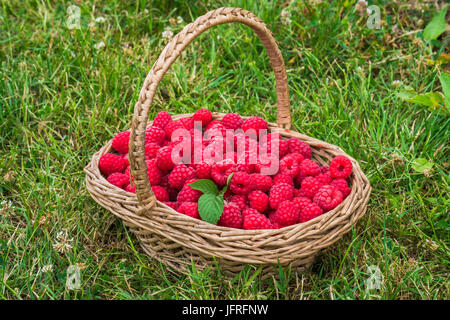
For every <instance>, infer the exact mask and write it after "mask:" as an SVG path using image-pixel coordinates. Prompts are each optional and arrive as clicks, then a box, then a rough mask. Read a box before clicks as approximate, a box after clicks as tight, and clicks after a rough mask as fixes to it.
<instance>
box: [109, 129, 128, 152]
mask: <svg viewBox="0 0 450 320" xmlns="http://www.w3.org/2000/svg"><path fill="white" fill-rule="evenodd" d="M129 143H130V131H123V132H121V133H118V134H116V136H115V137H114V138H113V140H112V147H113V148H114V150H116V151H117V152H119V153H128V145H129Z"/></svg>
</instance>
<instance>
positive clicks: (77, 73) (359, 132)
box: [0, 0, 450, 299]
mask: <svg viewBox="0 0 450 320" xmlns="http://www.w3.org/2000/svg"><path fill="white" fill-rule="evenodd" d="M369 2H370V4H374V3H375V4H376V5H378V6H379V8H380V9H381V18H382V21H381V29H369V28H368V27H367V25H366V21H367V18H366V17H361V16H360V15H359V14H358V12H357V10H356V9H355V1H344V0H338V1H333V2H332V3H331V1H330V2H327V1H323V2H322V3H320V4H318V5H313V4H311V3H310V2H309V1H306V0H304V1H288V2H286V3H284V2H282V1H252V2H247V1H239V0H232V1H228V2H227V1H196V2H192V4H189V5H186V4H185V3H184V2H183V1H152V2H150V1H146V0H139V1H133V2H131V1H130V2H122V1H117V0H116V1H114V0H112V1H94V0H92V1H75V2H71V1H52V0H42V1H32V0H26V1H17V0H12V1H6V0H0V65H1V67H0V78H1V81H0V119H1V122H0V142H1V143H0V151H1V152H0V177H2V178H3V179H0V196H1V199H0V200H1V201H2V202H1V203H2V204H1V207H0V279H2V280H1V282H0V298H1V299H99V298H100V299H267V298H268V299H449V298H450V288H449V262H450V261H449V260H450V255H449V231H450V223H449V199H448V192H449V178H448V169H449V132H450V120H449V117H448V110H447V109H445V108H444V107H441V108H438V109H434V110H429V109H428V108H425V107H422V106H420V105H417V104H412V103H408V102H405V101H403V100H401V99H400V98H399V97H398V96H397V93H398V91H399V90H400V89H401V88H397V87H395V86H393V85H392V82H393V81H394V80H400V81H401V82H402V83H403V86H406V85H408V86H411V87H412V88H414V89H415V90H417V91H420V92H430V91H441V87H440V83H439V80H438V78H439V75H440V74H441V73H443V72H445V68H447V72H448V64H447V65H446V64H445V63H443V64H438V63H433V61H437V57H438V56H439V55H440V54H441V53H444V52H445V50H447V49H448V46H447V43H448V37H447V38H445V34H444V35H443V36H441V37H440V38H439V39H438V40H439V41H437V42H434V44H428V43H425V42H424V41H423V39H422V38H421V30H422V29H423V28H424V25H425V24H426V23H427V22H428V21H430V20H431V18H432V16H433V15H434V14H435V13H436V12H437V10H438V8H436V7H434V6H433V4H432V3H431V2H430V4H423V3H422V2H420V3H419V4H418V5H417V6H415V7H414V6H411V5H401V4H399V3H400V2H398V3H394V2H391V1H369ZM194 3H195V4H194ZM287 3H288V4H289V5H288V7H287V10H289V11H290V12H291V13H292V17H291V23H289V24H283V23H282V22H281V18H280V15H281V10H282V8H283V4H287ZM73 4H76V5H77V6H78V7H79V8H80V13H81V28H80V29H74V30H70V29H68V28H67V27H66V22H67V18H68V14H67V8H68V7H69V6H70V5H73ZM219 6H235V7H242V8H245V9H247V10H250V11H252V12H254V13H255V14H256V15H257V16H259V17H260V18H261V19H262V20H264V21H265V22H266V24H267V25H268V27H269V29H271V30H272V32H273V34H274V36H275V38H276V39H277V41H278V44H279V46H280V48H281V50H282V53H283V56H284V60H285V63H286V68H287V72H288V79H289V85H290V94H291V101H292V112H293V119H294V121H293V126H294V127H295V128H296V129H297V130H298V131H300V132H302V133H305V134H307V135H309V136H312V137H315V138H318V139H321V140H325V141H328V142H330V143H332V144H336V145H339V146H340V147H341V148H342V149H344V150H345V151H346V152H347V153H348V154H350V155H351V156H353V157H354V158H356V159H358V160H359V162H360V165H361V167H362V169H363V171H364V172H365V173H366V175H367V176H368V178H369V179H370V182H371V185H372V186H373V191H372V195H371V198H370V201H369V207H368V210H367V214H366V215H365V216H364V217H363V219H362V220H360V222H359V223H358V225H357V226H356V227H355V228H354V229H353V230H352V231H351V232H349V233H348V234H347V235H346V236H344V238H343V239H341V241H339V242H337V243H336V244H334V245H333V246H331V247H329V248H327V249H326V250H324V251H323V252H322V253H321V254H320V255H319V256H318V258H317V259H316V261H315V263H314V265H313V266H312V268H311V269H310V270H308V271H307V272H305V273H303V274H296V273H293V272H289V270H282V273H283V277H281V280H273V279H272V280H266V281H260V279H259V278H258V276H256V277H252V275H253V274H254V272H255V269H254V268H250V267H248V268H246V269H245V270H244V271H243V272H242V273H241V274H240V275H239V276H238V277H236V278H235V279H234V280H233V281H228V280H225V279H223V277H222V276H221V273H220V271H219V270H217V268H215V267H214V266H211V268H210V269H209V270H206V271H204V272H198V271H196V270H195V268H192V270H191V271H190V272H187V273H185V274H178V275H175V274H173V273H170V271H169V270H168V269H167V268H166V267H164V266H162V265H160V264H159V263H157V262H155V261H154V260H152V259H150V258H148V257H147V256H146V255H145V254H144V253H143V251H142V250H141V249H140V247H139V244H138V242H137V239H136V238H135V237H134V236H133V235H132V234H131V233H130V232H129V231H128V230H127V228H125V227H124V225H123V224H122V223H121V221H119V219H117V218H116V217H115V216H113V215H112V214H110V213H109V212H108V211H106V210H104V209H103V208H101V207H100V206H99V205H98V204H97V203H95V202H94V201H93V200H92V199H91V198H90V196H89V194H88V192H87V190H86V188H85V185H84V177H85V175H84V172H83V168H84V166H85V165H86V164H87V163H88V162H89V160H90V157H91V155H92V154H93V153H94V152H96V151H97V150H98V149H99V148H100V147H101V146H102V145H103V144H104V143H105V141H107V140H109V139H111V138H112V137H113V135H114V133H117V132H119V131H122V130H125V129H127V128H129V126H130V122H131V117H132V112H133V108H134V104H135V102H136V100H137V96H138V92H139V90H140V88H141V85H142V83H143V80H144V78H145V76H146V73H147V72H148V71H149V70H150V68H151V66H152V64H153V63H154V61H155V60H156V59H157V57H158V55H159V53H160V52H161V51H162V49H163V48H164V45H165V43H166V41H167V40H166V39H165V38H163V36H162V33H163V31H164V29H165V28H166V27H170V28H171V30H173V32H174V33H176V32H178V31H180V30H181V29H182V27H183V26H184V25H185V24H186V23H188V22H190V21H192V20H193V19H195V18H196V17H198V16H200V15H202V14H204V13H206V12H207V11H208V10H210V9H212V8H217V7H219ZM100 16H102V17H105V19H106V20H105V22H103V23H100V22H98V23H95V24H94V25H93V26H91V27H90V26H88V24H89V23H90V22H91V21H94V20H95V18H96V17H100ZM177 16H181V17H182V18H183V19H184V22H183V23H182V24H177V23H176V21H175V20H176V17H177ZM171 19H172V20H171ZM394 25H395V26H396V27H394ZM396 30H399V31H398V32H397V31H396ZM101 41H103V42H104V43H105V46H104V47H103V48H100V49H96V48H95V45H96V44H98V43H100V42H101ZM430 61H431V63H430ZM447 63H448V60H447ZM160 89H161V91H160V92H159V93H158V94H157V97H156V101H155V104H154V108H153V111H152V114H151V115H150V117H153V116H154V115H155V114H156V113H157V112H158V111H159V110H162V109H167V110H170V112H172V113H184V112H192V111H193V110H196V109H197V108H199V107H208V108H209V109H211V110H214V111H219V110H220V111H222V112H228V111H235V112H239V113H241V114H244V115H255V114H256V115H261V116H264V117H265V118H266V119H267V120H270V121H274V120H275V109H274V108H275V107H274V106H275V102H276V96H275V90H274V77H273V74H272V71H271V69H270V64H269V62H268V58H267V55H266V53H265V52H264V50H263V47H262V45H261V43H260V42H259V40H258V39H257V37H256V36H255V35H254V34H253V33H252V32H251V30H250V29H249V28H247V27H245V26H239V25H222V26H218V27H215V28H214V29H212V30H210V31H208V32H207V33H205V34H203V35H202V36H200V37H199V38H198V39H196V40H195V41H194V43H193V44H192V45H191V46H190V47H189V48H187V49H186V50H185V53H183V54H182V56H181V57H180V58H179V59H178V60H177V62H176V63H175V64H174V65H173V66H172V68H171V70H170V71H169V73H168V74H167V75H166V76H165V78H164V79H163V81H162V83H161V85H160ZM418 158H425V159H427V160H428V161H429V162H431V163H432V164H433V168H432V170H430V171H426V172H420V170H419V171H416V170H415V169H414V168H415V167H414V162H415V161H416V159H418ZM61 231H67V238H66V241H67V243H68V244H70V245H71V246H72V248H68V250H67V251H66V252H64V253H61V252H58V251H57V250H56V249H55V247H54V245H55V244H56V243H58V242H60V243H61V242H63V241H64V239H63V238H64V233H62V235H61V234H59V233H60V232H61ZM58 234H59V237H58ZM70 240H71V241H70ZM73 264H78V266H80V268H81V270H82V272H81V276H82V286H81V289H80V290H75V291H72V290H68V289H67V288H66V285H65V281H66V270H67V268H68V266H69V265H73ZM48 265H52V266H53V269H52V270H46V269H44V271H43V270H42V268H43V267H44V266H48ZM370 266H376V267H378V268H379V270H380V272H381V275H382V277H383V285H382V286H381V288H380V289H378V290H377V289H374V290H366V285H365V281H366V280H367V279H368V278H369V271H368V268H369V267H370ZM45 271H47V272H45Z"/></svg>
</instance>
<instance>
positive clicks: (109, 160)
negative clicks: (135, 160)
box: [98, 153, 127, 177]
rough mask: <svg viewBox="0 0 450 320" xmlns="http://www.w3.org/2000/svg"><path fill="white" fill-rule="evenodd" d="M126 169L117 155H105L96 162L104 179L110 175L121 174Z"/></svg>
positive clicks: (123, 161) (125, 165) (124, 163)
mask: <svg viewBox="0 0 450 320" xmlns="http://www.w3.org/2000/svg"><path fill="white" fill-rule="evenodd" d="M126 167H127V164H126V162H125V160H124V159H123V158H122V157H121V156H118V155H115V154H112V153H107V154H104V155H102V156H101V157H100V160H99V161H98V168H99V169H100V172H101V173H103V174H104V175H105V176H106V177H107V176H109V175H110V174H111V173H115V172H120V173H122V172H123V171H124V170H125V169H126Z"/></svg>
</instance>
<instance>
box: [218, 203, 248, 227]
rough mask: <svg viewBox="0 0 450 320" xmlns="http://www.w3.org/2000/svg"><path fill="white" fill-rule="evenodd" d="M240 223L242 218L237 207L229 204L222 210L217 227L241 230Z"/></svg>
mask: <svg viewBox="0 0 450 320" xmlns="http://www.w3.org/2000/svg"><path fill="white" fill-rule="evenodd" d="M242 222H243V218H242V214H241V210H240V209H239V208H238V206H237V205H234V204H232V203H229V204H227V205H226V206H225V207H224V208H223V212H222V215H221V216H220V219H219V221H218V222H217V225H218V226H223V227H229V228H236V229H242Z"/></svg>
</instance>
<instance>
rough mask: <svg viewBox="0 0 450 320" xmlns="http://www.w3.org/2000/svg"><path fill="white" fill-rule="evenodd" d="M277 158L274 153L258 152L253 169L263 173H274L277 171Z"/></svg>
mask: <svg viewBox="0 0 450 320" xmlns="http://www.w3.org/2000/svg"><path fill="white" fill-rule="evenodd" d="M278 169H279V160H278V156H276V155H269V154H260V155H259V157H258V159H257V162H256V164H255V170H256V172H258V173H262V174H265V175H275V174H277V173H278Z"/></svg>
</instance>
